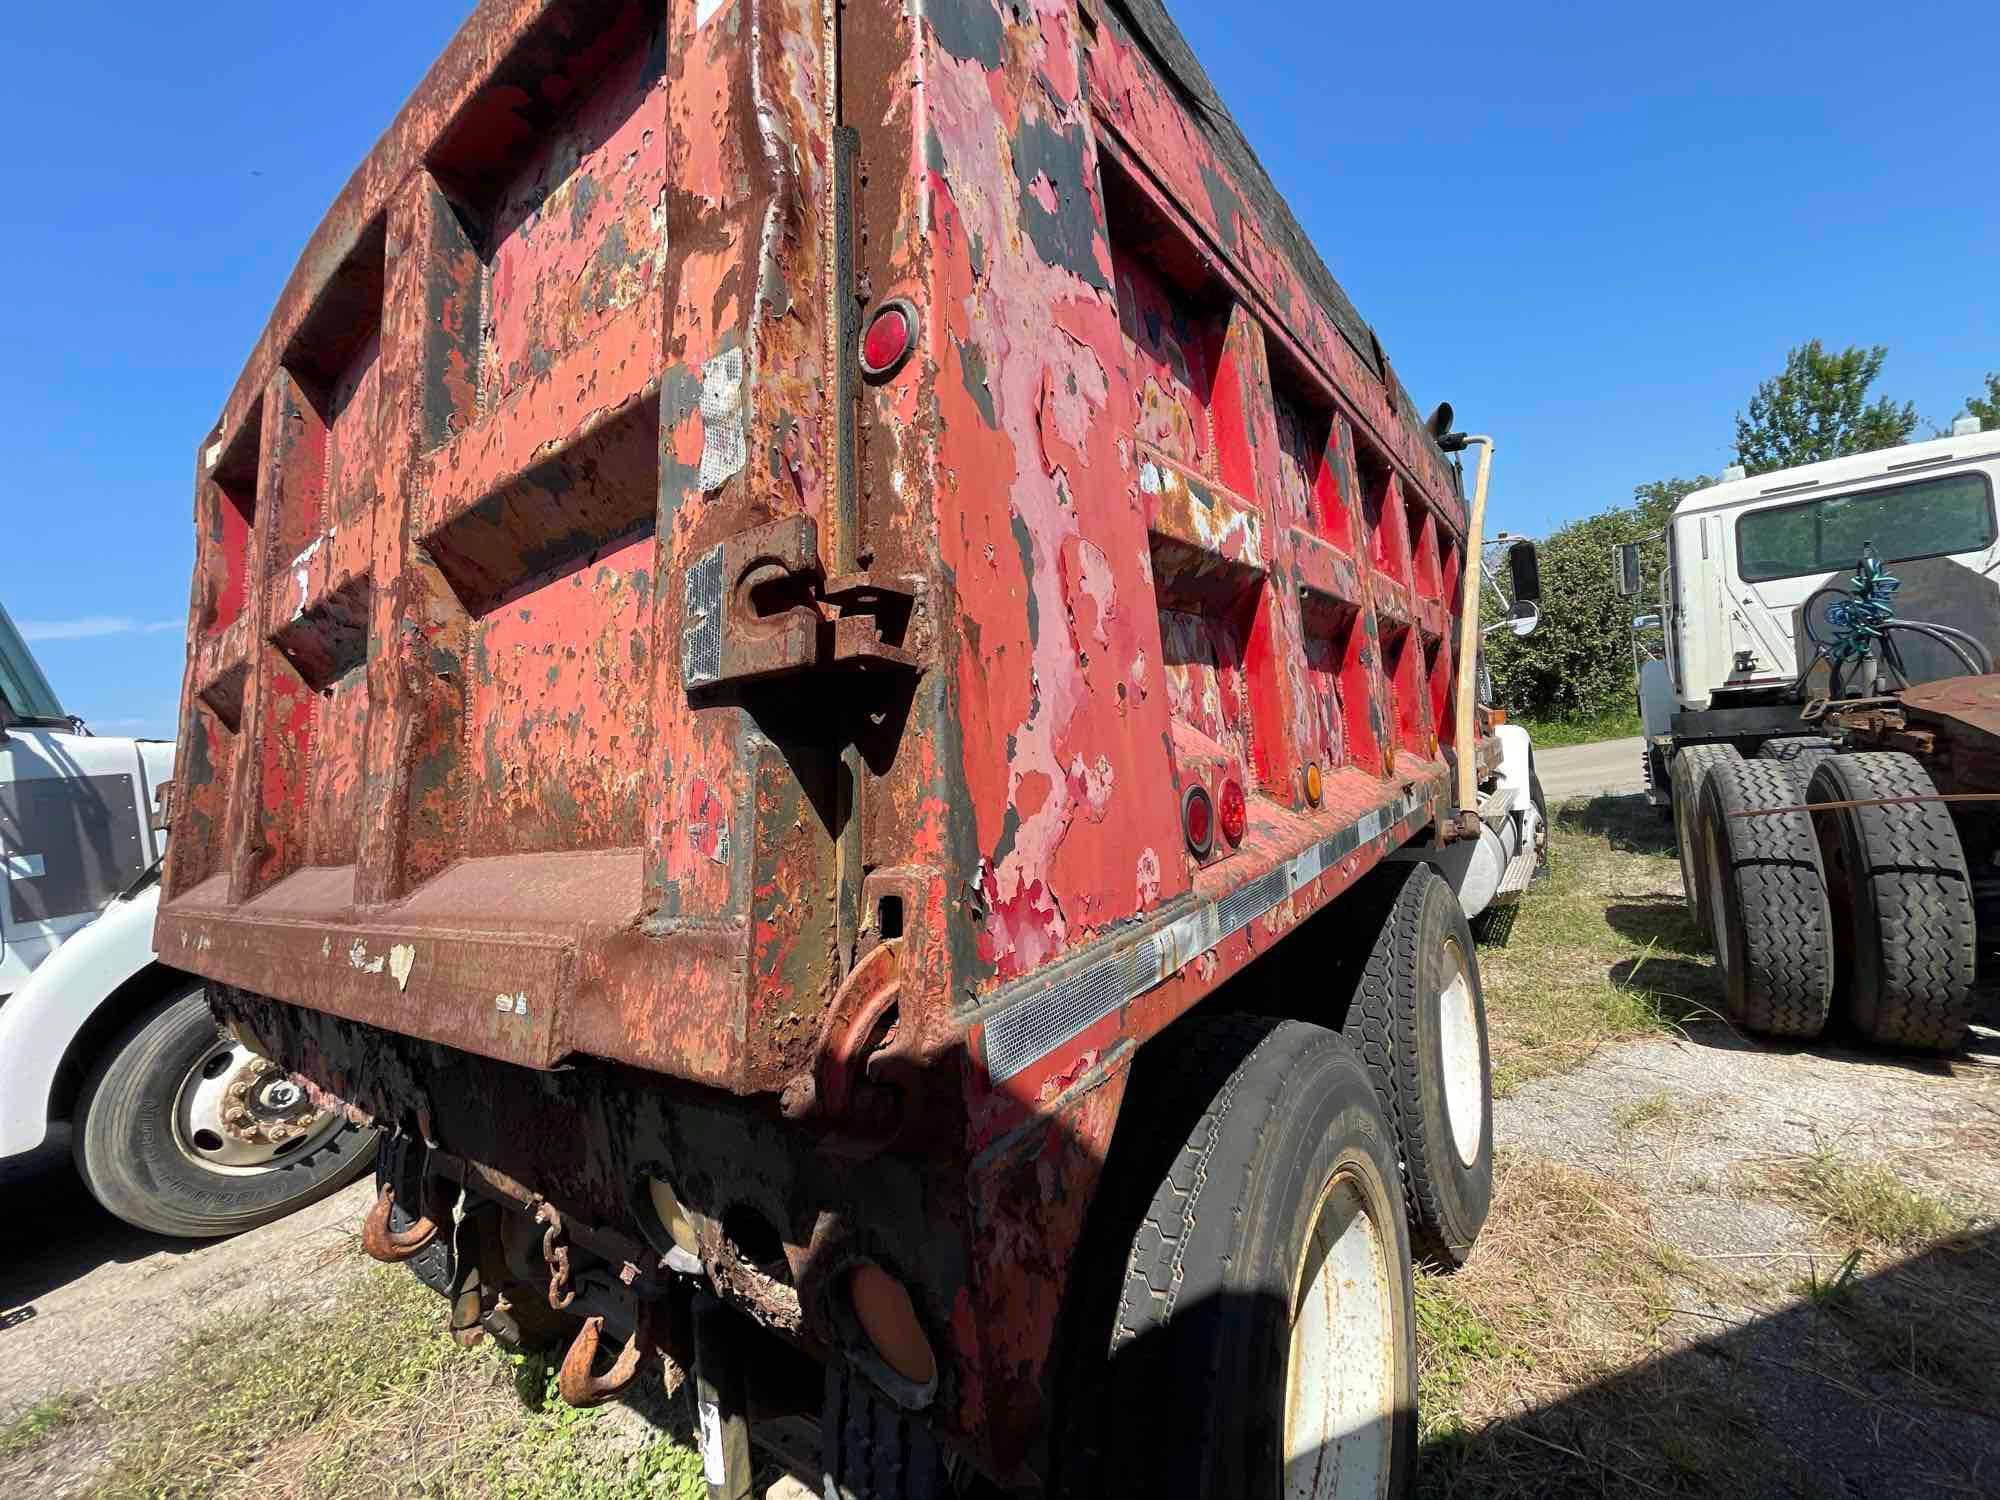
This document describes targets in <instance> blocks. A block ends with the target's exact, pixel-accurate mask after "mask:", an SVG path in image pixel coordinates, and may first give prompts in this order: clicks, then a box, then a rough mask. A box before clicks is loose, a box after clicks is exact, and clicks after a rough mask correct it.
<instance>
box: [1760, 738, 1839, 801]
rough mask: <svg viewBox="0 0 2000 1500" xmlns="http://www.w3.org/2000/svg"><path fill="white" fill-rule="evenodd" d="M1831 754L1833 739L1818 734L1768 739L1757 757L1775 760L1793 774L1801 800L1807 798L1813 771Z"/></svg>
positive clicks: (1793, 781) (1793, 783)
mask: <svg viewBox="0 0 2000 1500" xmlns="http://www.w3.org/2000/svg"><path fill="white" fill-rule="evenodd" d="M1831 754H1833V741H1832V740H1829V739H1826V738H1824V737H1822V736H1820V735H1816V734H1799V735H1793V736H1791V737H1790V738H1788V739H1782V740H1766V741H1764V743H1763V744H1761V745H1759V746H1758V747H1757V759H1759V760H1769V761H1775V762H1777V763H1778V764H1779V765H1781V766H1783V767H1785V768H1786V770H1787V771H1788V772H1789V773H1790V774H1791V778H1792V785H1793V786H1794V787H1795V788H1797V789H1798V793H1799V800H1800V801H1801V802H1803V801H1804V800H1805V790H1806V783H1807V782H1809V781H1811V780H1812V773H1813V771H1814V770H1815V769H1816V768H1817V767H1818V765H1819V763H1820V762H1821V761H1823V760H1825V759H1826V758H1827V757H1828V756H1829V755H1831Z"/></svg>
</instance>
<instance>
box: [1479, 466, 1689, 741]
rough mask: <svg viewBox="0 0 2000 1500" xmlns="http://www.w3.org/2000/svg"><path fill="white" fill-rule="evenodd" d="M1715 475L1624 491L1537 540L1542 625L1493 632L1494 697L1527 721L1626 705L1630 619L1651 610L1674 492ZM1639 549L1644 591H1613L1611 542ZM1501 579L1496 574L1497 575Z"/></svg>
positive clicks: (1630, 687) (1629, 699)
mask: <svg viewBox="0 0 2000 1500" xmlns="http://www.w3.org/2000/svg"><path fill="white" fill-rule="evenodd" d="M1714 483H1715V481H1714V480H1713V479H1710V478H1707V477H1705V476H1704V477H1702V478H1699V479H1662V480H1656V481H1654V482H1653V483H1651V484H1642V485H1640V486H1638V487H1637V488H1636V489H1634V490H1633V492H1632V504H1630V505H1623V506H1616V507H1614V508H1612V509H1610V510H1607V511H1604V512H1602V513H1600V514H1598V515H1594V516H1586V517H1584V518H1583V519H1582V520H1579V521H1572V522H1570V523H1569V524H1568V525H1567V526H1563V527H1561V528H1559V529H1558V530H1556V531H1555V532H1553V533H1552V534H1551V535H1550V536H1549V538H1548V540H1547V541H1545V542H1543V543H1542V544H1541V561H1542V606H1541V607H1542V622H1541V624H1540V625H1539V626H1538V627H1537V628H1536V630H1535V633H1534V634H1533V635H1531V636H1529V637H1527V638H1526V639H1525V640H1523V639H1519V638H1517V637H1515V636H1513V635H1510V634H1509V633H1508V632H1506V631H1504V630H1502V631H1495V632H1494V633H1493V634H1492V635H1489V636H1488V637H1487V638H1486V661H1487V665H1488V667H1490V668H1491V670H1492V672H1493V683H1494V690H1495V692H1496V693H1497V694H1498V697H1499V701H1500V702H1501V703H1503V704H1505V705H1506V706H1507V708H1509V709H1510V710H1512V711H1513V712H1515V713H1521V714H1527V715H1530V716H1533V717H1535V718H1557V719H1576V718H1590V717H1594V716H1596V715H1598V714H1601V713H1605V712H1607V711H1616V710H1621V709H1625V710H1629V709H1630V708H1631V707H1632V705H1633V701H1634V699H1633V693H1634V684H1633V681H1632V617H1633V615H1635V614H1644V613H1647V612H1649V611H1651V610H1652V609H1653V608H1655V607H1656V604H1657V599H1656V598H1655V597H1654V595H1653V593H1652V585H1653V582H1654V580H1656V579H1658V577H1659V576H1660V570H1661V569H1662V568H1664V567H1665V566H1666V542H1665V540H1664V539H1659V538H1658V533H1660V532H1661V531H1663V530H1664V529H1665V528H1666V524H1667V521H1668V520H1669V518H1671V517H1672V515H1673V513H1674V507H1675V506H1676V505H1678V504H1679V503H1680V501H1681V499H1682V498H1683V497H1684V496H1686V495H1688V494H1690V493H1692V492H1693V491H1695V490H1698V489H1703V488H1705V487H1707V486H1708V485H1711V484H1714ZM1642 537H1653V538H1655V540H1652V541H1649V542H1647V543H1645V544H1644V545H1643V546H1642V547H1641V548H1640V558H1641V563H1642V566H1641V570H1640V571H1641V575H1642V576H1643V577H1644V578H1645V579H1646V586H1647V592H1646V593H1645V594H1643V595H1642V596H1641V597H1639V598H1637V599H1624V598H1620V597H1619V594H1618V584H1617V574H1616V572H1615V571H1614V569H1613V568H1612V565H1611V549H1612V548H1613V547H1614V546H1615V545H1617V544H1618V543H1619V542H1632V541H1638V540H1639V539H1640V538H1642ZM1503 577H1504V575H1503Z"/></svg>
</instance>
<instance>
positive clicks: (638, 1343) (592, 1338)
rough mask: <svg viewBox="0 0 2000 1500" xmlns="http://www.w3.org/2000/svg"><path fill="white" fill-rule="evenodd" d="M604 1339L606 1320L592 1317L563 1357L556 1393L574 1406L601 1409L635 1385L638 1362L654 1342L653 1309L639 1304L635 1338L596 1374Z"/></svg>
mask: <svg viewBox="0 0 2000 1500" xmlns="http://www.w3.org/2000/svg"><path fill="white" fill-rule="evenodd" d="M603 1337H604V1319H603V1318H602V1317H600V1316H597V1315H595V1314H593V1315H592V1316H590V1317H588V1318H585V1319H584V1320H583V1327H581V1328H579V1329H578V1330H577V1332H576V1337H575V1338H573V1339H571V1340H570V1345H569V1352H568V1353H567V1354H565V1355H563V1362H562V1370H561V1372H560V1373H559V1374H558V1375H557V1377H556V1391H557V1393H558V1394H559V1395H560V1396H561V1397H562V1398H563V1400H564V1401H567V1402H568V1403H569V1404H570V1405H571V1406H599V1405H602V1404H603V1403H604V1402H606V1401H609V1400H610V1399H611V1398H612V1397H613V1396H615V1395H617V1394H618V1393H619V1392H620V1391H622V1390H624V1389H625V1387H626V1386H628V1385H630V1384H631V1383H632V1378H633V1377H634V1376H635V1375H637V1374H638V1373H639V1361H640V1359H641V1358H642V1357H643V1356H644V1355H645V1353H646V1351H647V1349H648V1348H649V1347H650V1346H651V1344H652V1342H653V1326H652V1309H651V1308H650V1307H649V1306H648V1305H647V1304H646V1303H645V1302H643V1301H642V1302H640V1303H639V1304H638V1319H637V1322H636V1324H635V1325H634V1327H633V1329H632V1337H630V1338H629V1339H627V1340H626V1341H625V1347H624V1348H623V1349H621V1350H619V1351H618V1358H617V1359H615V1360H613V1361H612V1364H611V1368H610V1369H609V1370H606V1371H605V1372H604V1373H603V1374H602V1375H599V1374H597V1373H595V1371H594V1369H593V1367H594V1366H595V1365H596V1363H597V1346H598V1343H599V1342H600V1341H601V1340H602V1339H603Z"/></svg>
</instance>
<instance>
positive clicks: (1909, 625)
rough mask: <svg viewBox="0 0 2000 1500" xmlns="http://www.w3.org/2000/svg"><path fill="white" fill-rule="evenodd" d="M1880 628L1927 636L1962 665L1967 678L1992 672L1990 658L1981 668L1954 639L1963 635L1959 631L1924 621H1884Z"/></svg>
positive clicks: (1958, 641)
mask: <svg viewBox="0 0 2000 1500" xmlns="http://www.w3.org/2000/svg"><path fill="white" fill-rule="evenodd" d="M1881 628H1882V629H1883V630H1884V631H1890V630H1907V631H1910V632H1912V633H1913V634H1916V635H1924V636H1929V637H1930V638H1931V639H1932V640H1934V641H1936V642H1937V643H1938V644H1939V645H1941V646H1943V647H1945V648H1946V649H1947V650H1949V651H1950V652H1951V654H1952V655H1953V656H1956V657H1957V658H1958V659H1959V661H1961V662H1962V663H1964V665H1965V670H1966V673H1967V675H1969V676H1972V677H1980V676H1983V675H1985V674H1987V673H1990V672H1991V671H1992V670H1993V663H1992V659H1991V658H1990V657H1989V658H1988V659H1987V662H1986V665H1985V666H1983V667H1982V666H1981V665H1980V664H1979V663H1978V662H1977V661H1975V660H1973V656H1972V653H1971V652H1970V651H1968V650H1966V649H1965V646H1964V645H1963V644H1962V643H1961V641H1960V640H1958V639H1954V637H1958V636H1961V635H1962V634H1963V633H1962V632H1960V631H1956V630H1950V629H1949V628H1948V627H1944V626H1938V625H1932V624H1931V623H1929V622H1928V621H1925V620H1885V621H1883V622H1882V627H1881ZM1965 639H1967V640H1970V639H1971V638H1970V637H1965ZM1972 644H1973V645H1975V646H1977V645H1978V644H1979V643H1978V642H1977V641H1973V642H1972ZM1981 650H1982V652H1983V651H1984V648H1983V647H1982V648H1981Z"/></svg>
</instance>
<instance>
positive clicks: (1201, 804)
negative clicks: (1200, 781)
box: [1181, 786, 1215, 855]
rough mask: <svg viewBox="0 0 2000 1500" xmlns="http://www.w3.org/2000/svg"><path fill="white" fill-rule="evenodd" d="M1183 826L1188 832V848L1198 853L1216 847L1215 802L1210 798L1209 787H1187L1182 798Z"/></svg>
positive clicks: (1202, 853) (1200, 853) (1206, 851)
mask: <svg viewBox="0 0 2000 1500" xmlns="http://www.w3.org/2000/svg"><path fill="white" fill-rule="evenodd" d="M1181 828H1182V830H1183V831H1184V832H1185V833H1186V834H1187V841H1188V848H1190V849H1192V850H1193V851H1194V852H1195V853H1196V854H1197V855H1204V854H1207V853H1208V851H1209V850H1211V849H1213V848H1214V847H1215V804H1214V803H1212V802H1210V801H1209V800H1208V790H1207V788H1205V787H1199V786H1191V787H1189V788H1188V789H1187V795H1186V796H1185V797H1183V798H1182V799H1181Z"/></svg>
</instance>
